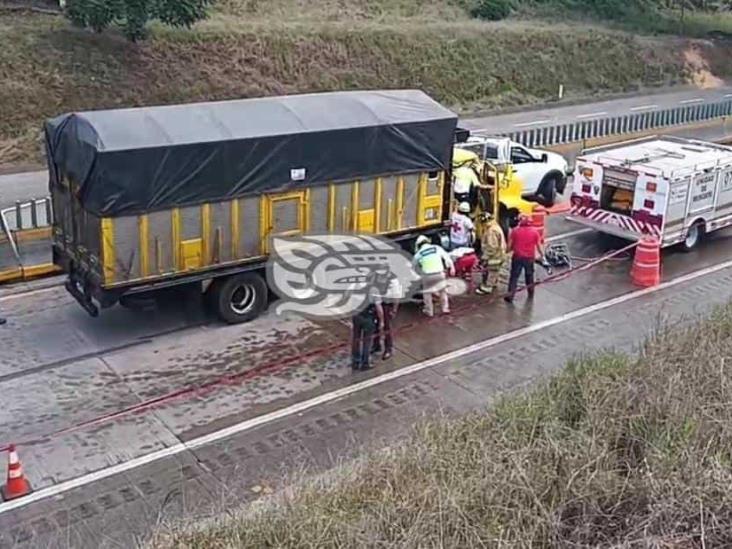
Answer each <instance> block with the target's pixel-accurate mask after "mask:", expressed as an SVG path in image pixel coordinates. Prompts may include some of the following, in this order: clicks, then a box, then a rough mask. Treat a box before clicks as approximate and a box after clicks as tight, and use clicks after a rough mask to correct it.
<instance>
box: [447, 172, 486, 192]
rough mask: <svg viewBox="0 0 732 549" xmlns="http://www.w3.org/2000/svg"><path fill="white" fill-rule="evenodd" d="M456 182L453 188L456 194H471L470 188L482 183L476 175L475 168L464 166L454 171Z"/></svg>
mask: <svg viewBox="0 0 732 549" xmlns="http://www.w3.org/2000/svg"><path fill="white" fill-rule="evenodd" d="M454 175H455V181H454V183H453V186H452V190H453V192H454V193H456V194H467V193H469V192H470V188H471V187H473V186H476V187H477V186H478V185H479V184H480V181H479V180H478V176H477V175H476V174H475V171H474V170H473V168H470V167H469V166H462V167H460V168H458V169H457V170H455V171H454Z"/></svg>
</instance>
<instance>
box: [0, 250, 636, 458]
mask: <svg viewBox="0 0 732 549" xmlns="http://www.w3.org/2000/svg"><path fill="white" fill-rule="evenodd" d="M637 245H638V243H637V242H634V243H632V244H629V245H628V246H626V247H624V248H621V249H619V250H615V251H613V252H610V253H607V254H605V255H603V256H600V257H598V258H595V259H593V260H591V261H590V262H589V263H587V264H585V265H582V266H580V267H574V268H572V269H569V270H567V271H563V272H561V273H558V274H556V275H552V276H549V277H547V278H545V279H544V280H541V281H539V282H536V283H535V284H534V287H536V286H541V285H543V284H548V283H552V282H558V281H560V280H564V279H565V278H567V277H569V276H570V275H572V274H574V273H578V272H582V271H586V270H589V269H591V268H593V267H595V266H597V265H599V264H600V263H603V262H605V261H608V260H610V259H613V258H616V257H617V256H619V255H621V254H623V253H625V252H628V251H630V250H632V249H633V248H635V247H636V246H637ZM476 272H480V270H478V271H476ZM527 289H528V287H526V286H524V287H522V288H519V289H518V292H521V291H525V290H527ZM500 297H501V296H500V295H499V296H492V298H491V301H492V300H495V299H497V298H500ZM484 305H485V300H480V301H477V302H475V301H474V302H472V303H468V304H465V305H463V306H462V307H458V308H456V309H453V313H456V312H463V311H468V310H470V309H473V308H475V307H477V306H484ZM439 320H442V317H434V318H428V319H421V320H419V321H416V322H411V323H409V324H406V325H404V326H401V327H400V328H399V329H398V330H395V333H401V334H403V333H405V332H407V331H409V330H412V329H414V328H416V327H418V326H423V325H424V324H425V322H435V321H439ZM348 345H350V342H348V341H345V342H340V343H335V344H333V345H328V346H325V347H320V348H317V349H313V350H312V351H309V352H306V353H301V354H297V355H293V356H291V357H286V358H283V359H280V360H278V361H277V362H271V363H265V364H262V365H260V366H255V367H254V368H252V369H251V370H247V371H246V372H241V373H239V374H233V375H228V376H224V377H221V378H218V379H215V380H213V381H209V382H206V383H203V384H202V385H195V386H189V387H184V388H182V389H179V390H177V391H173V392H170V393H167V394H164V395H162V396H159V397H155V398H151V399H149V400H146V401H143V402H140V403H138V404H135V405H132V406H128V407H127V408H123V409H122V410H118V411H116V412H112V413H110V414H106V415H103V416H99V417H96V418H93V419H90V420H87V421H83V422H80V423H77V424H75V425H72V426H70V427H66V428H64V429H59V430H56V431H52V432H50V433H47V434H45V435H42V436H40V437H35V438H34V439H33V440H32V441H31V440H27V441H21V442H19V443H15V444H14V445H15V446H16V447H17V446H28V445H30V444H32V443H33V442H37V441H39V440H45V439H50V438H56V437H60V436H62V435H66V434H69V433H72V432H75V431H79V430H81V429H84V428H86V427H92V426H95V425H100V424H102V423H106V422H108V421H111V420H114V419H118V418H121V417H124V416H128V415H134V414H139V413H142V412H145V411H148V410H150V409H153V408H156V407H158V406H160V405H162V404H165V403H168V402H170V401H172V400H176V399H178V398H181V397H184V396H190V395H196V396H200V395H203V394H206V393H208V392H210V391H212V390H213V389H215V388H216V387H218V386H221V385H233V384H236V383H240V382H242V381H245V380H247V379H251V378H253V377H257V376H259V375H262V374H266V373H272V372H275V371H277V370H280V369H282V368H285V367H287V366H289V365H290V364H292V363H293V362H296V361H298V362H299V361H303V360H307V359H309V358H313V357H315V356H319V355H321V354H325V353H331V352H334V351H337V350H339V349H342V348H344V347H347V346H348ZM10 446H12V444H6V445H3V446H0V452H7V451H8V450H9V448H10Z"/></svg>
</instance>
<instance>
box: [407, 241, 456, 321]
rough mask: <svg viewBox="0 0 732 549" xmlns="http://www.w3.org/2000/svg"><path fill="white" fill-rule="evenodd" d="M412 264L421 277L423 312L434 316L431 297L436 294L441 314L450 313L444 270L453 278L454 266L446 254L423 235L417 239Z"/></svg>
mask: <svg viewBox="0 0 732 549" xmlns="http://www.w3.org/2000/svg"><path fill="white" fill-rule="evenodd" d="M413 264H414V266H415V267H418V268H419V271H420V274H421V275H422V299H423V300H424V309H423V312H424V314H426V315H427V316H429V317H432V316H434V314H435V313H434V307H433V305H432V295H433V294H437V295H438V296H439V298H440V308H441V309H442V314H449V313H450V301H449V299H448V295H447V282H446V277H445V270H447V271H448V272H449V273H450V276H455V266H454V265H453V262H452V259H451V258H450V256H449V255H448V254H447V252H446V251H445V250H444V249H443V248H442V247H441V246H438V245H437V244H432V243H431V242H430V239H429V238H427V237H426V236H424V235H421V236H419V237H418V238H417V241H416V253H415V254H414V260H413Z"/></svg>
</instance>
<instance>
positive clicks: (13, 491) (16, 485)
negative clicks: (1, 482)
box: [0, 445, 31, 501]
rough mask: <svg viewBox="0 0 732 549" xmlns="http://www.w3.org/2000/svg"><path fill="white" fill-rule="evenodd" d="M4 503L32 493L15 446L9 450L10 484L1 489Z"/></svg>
mask: <svg viewBox="0 0 732 549" xmlns="http://www.w3.org/2000/svg"><path fill="white" fill-rule="evenodd" d="M0 493H2V496H3V500H4V501H10V500H11V499H15V498H19V497H22V496H25V495H28V494H30V493H31V486H30V483H29V482H28V480H27V479H26V478H25V476H24V475H23V467H22V465H21V464H20V459H18V452H16V451H15V446H13V445H11V446H10V447H9V448H8V483H7V484H6V485H5V486H3V487H2V488H0Z"/></svg>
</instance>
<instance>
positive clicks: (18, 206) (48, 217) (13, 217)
mask: <svg viewBox="0 0 732 549" xmlns="http://www.w3.org/2000/svg"><path fill="white" fill-rule="evenodd" d="M0 214H1V215H2V217H3V221H4V222H5V225H6V227H7V228H8V229H9V230H11V231H22V230H24V229H39V228H43V227H49V226H51V225H52V224H53V208H52V206H51V198H50V197H48V196H47V197H44V198H34V199H32V200H27V201H25V202H21V201H18V202H16V203H15V205H14V206H11V207H9V208H5V209H3V210H2V211H1V212H0Z"/></svg>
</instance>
